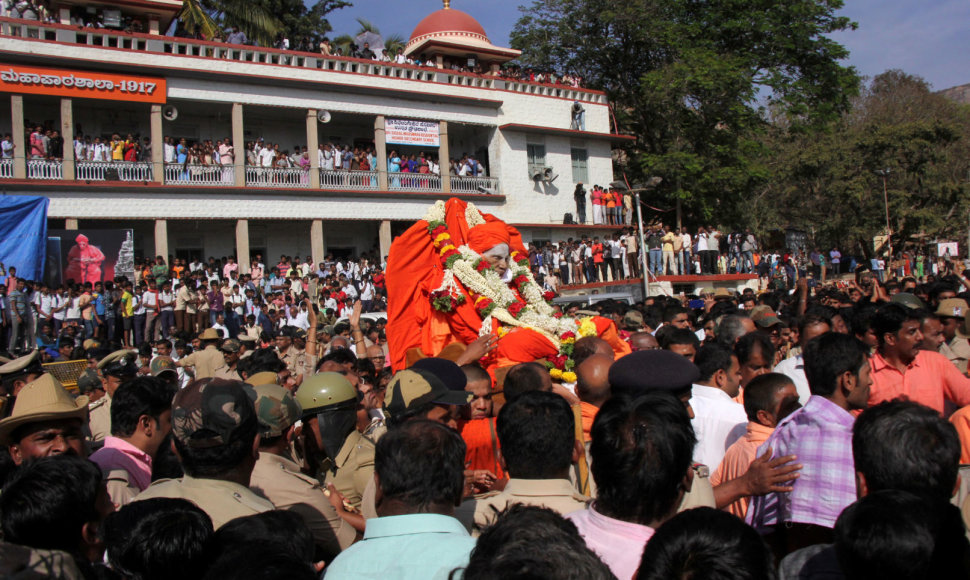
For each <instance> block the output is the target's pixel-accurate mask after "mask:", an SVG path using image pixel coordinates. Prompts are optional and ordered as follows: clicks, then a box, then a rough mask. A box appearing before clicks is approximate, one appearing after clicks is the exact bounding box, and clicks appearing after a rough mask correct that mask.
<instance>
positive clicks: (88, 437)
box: [0, 249, 970, 579]
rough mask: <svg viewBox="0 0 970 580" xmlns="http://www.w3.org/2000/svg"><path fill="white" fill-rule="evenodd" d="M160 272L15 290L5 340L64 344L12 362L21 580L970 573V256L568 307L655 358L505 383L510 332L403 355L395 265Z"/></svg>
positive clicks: (293, 264)
mask: <svg viewBox="0 0 970 580" xmlns="http://www.w3.org/2000/svg"><path fill="white" fill-rule="evenodd" d="M534 250H535V249H534ZM535 253H541V252H539V251H538V250H535ZM152 262H153V263H152ZM152 262H141V263H139V264H138V266H137V268H136V273H135V276H134V279H133V280H128V279H124V278H120V279H116V280H112V281H104V282H97V283H95V284H93V285H91V284H87V285H81V286H80V287H79V288H71V289H69V290H68V292H67V297H66V301H67V304H68V306H67V308H65V309H63V310H60V309H59V308H60V307H59V306H56V305H57V304H58V302H59V301H60V300H61V299H62V298H64V297H63V296H61V297H60V298H55V297H52V296H51V293H50V289H45V288H44V287H43V286H41V287H40V288H39V290H37V291H36V292H35V291H34V290H33V289H30V290H28V289H27V282H26V281H24V280H22V279H20V278H18V277H17V274H16V270H15V268H10V270H9V272H7V273H6V274H7V277H6V280H5V281H6V292H5V294H6V296H5V300H4V301H3V302H2V303H3V306H4V321H5V322H6V323H7V324H8V325H13V321H17V325H19V327H18V326H14V328H16V329H15V330H13V333H12V336H13V337H14V338H15V341H14V342H13V343H10V344H8V345H6V346H7V349H8V350H9V351H12V350H15V349H16V347H18V346H20V347H23V346H24V344H25V343H23V342H21V343H19V344H18V343H17V341H16V339H18V338H20V337H21V336H22V334H23V332H22V326H23V325H25V324H29V323H30V322H33V319H32V318H28V315H27V314H26V313H27V312H28V311H31V310H32V311H33V312H34V313H35V314H37V315H39V318H38V319H37V320H36V322H34V323H35V324H37V323H39V325H40V327H41V329H42V330H41V331H40V333H39V334H41V335H43V339H44V340H46V341H48V342H46V343H44V344H41V347H42V348H41V349H38V350H33V351H30V352H29V353H27V354H22V353H20V352H17V353H13V352H10V353H9V354H11V358H12V360H11V362H7V363H6V364H4V365H3V366H2V367H0V387H2V391H3V392H2V394H3V396H4V399H3V402H4V405H3V410H2V413H0V416H2V417H3V419H2V420H0V444H2V451H0V457H2V462H0V464H2V469H0V471H2V475H0V479H2V480H3V482H4V483H3V491H2V493H0V529H2V533H3V541H2V543H0V554H2V557H0V567H2V568H3V571H4V574H13V573H15V572H24V571H26V570H32V571H33V572H35V573H37V574H41V575H48V576H63V577H75V578H76V577H84V578H163V577H164V578H171V577H184V578H228V577H239V578H244V577H245V578H249V577H253V578H255V577H283V576H285V577H293V578H312V577H318V576H319V575H320V573H321V572H323V573H325V574H326V575H327V576H328V577H333V578H357V577H375V576H378V575H383V576H387V577H395V578H446V577H449V575H451V577H455V578H457V577H461V576H464V577H467V578H499V577H502V578H526V577H528V578H577V579H578V578H614V577H615V578H634V577H635V578H769V579H770V578H853V579H854V578H951V577H953V578H957V577H960V578H966V577H967V574H968V573H970V567H968V566H970V564H968V562H970V560H968V558H970V543H968V540H967V528H966V522H968V521H970V500H966V497H967V495H968V494H967V489H968V486H967V485H965V482H966V481H967V478H966V477H963V478H962V479H961V478H958V473H960V472H961V471H963V470H964V469H966V467H967V465H968V464H970V413H968V412H967V409H970V406H968V405H970V378H968V376H967V363H968V360H970V343H968V342H967V337H970V321H968V320H967V312H968V310H970V306H968V300H970V281H968V279H967V276H965V274H966V273H965V272H963V271H961V270H962V269H961V268H959V267H957V269H956V271H955V272H953V273H946V272H941V273H939V274H938V275H936V276H931V275H929V274H927V275H926V276H925V277H924V278H922V279H916V278H914V277H902V278H897V277H894V276H892V275H889V276H885V279H884V280H880V277H879V276H877V275H876V274H875V273H873V272H872V271H870V270H868V269H866V268H864V267H860V268H858V269H857V270H856V272H855V274H856V275H855V277H854V278H851V279H850V278H846V277H838V278H836V279H835V280H833V281H829V282H822V281H821V280H820V279H816V278H814V277H809V276H808V275H807V273H806V275H805V276H801V277H796V278H797V279H796V281H795V282H794V284H793V286H792V289H791V290H788V289H787V287H786V288H773V287H771V285H766V286H765V288H764V290H762V291H760V292H755V291H753V290H750V289H747V290H745V291H744V292H740V293H737V292H734V291H730V290H726V289H724V288H718V289H717V290H714V289H707V290H704V291H702V292H700V294H699V295H697V296H686V297H683V298H681V297H680V296H677V297H669V296H654V297H649V298H647V299H646V300H644V301H642V302H639V303H636V304H632V305H630V304H624V303H620V302H615V301H604V302H599V303H596V304H594V305H593V306H591V307H582V306H579V305H570V304H565V305H563V306H561V307H559V308H560V309H561V310H562V311H563V312H564V313H565V314H567V315H571V316H576V317H578V319H579V320H582V319H583V318H582V317H584V316H592V315H594V314H595V315H599V316H602V317H605V318H607V319H609V320H612V321H613V323H614V324H615V326H616V328H617V331H618V333H619V336H620V337H621V338H622V340H624V341H626V342H627V343H628V344H629V346H630V348H631V349H632V351H633V352H632V353H631V354H628V355H626V356H623V357H621V358H618V359H617V358H615V355H614V350H613V349H612V348H610V346H609V345H608V344H607V343H605V342H604V341H603V340H602V339H600V338H597V337H595V336H585V337H583V338H579V339H578V340H576V342H575V346H574V348H573V351H572V358H573V360H574V361H575V367H574V368H573V370H572V371H571V372H567V373H562V372H558V373H557V372H556V371H555V369H554V370H553V371H549V370H547V367H546V366H544V365H543V364H541V362H542V361H539V362H527V363H522V364H518V365H516V366H513V367H511V368H506V369H504V372H501V373H498V372H496V373H489V372H486V371H485V370H484V369H483V367H482V366H479V361H480V360H485V359H484V358H483V357H486V358H487V356H488V353H489V351H490V350H491V349H492V348H494V346H495V337H494V336H491V335H489V336H485V337H484V338H482V339H479V340H478V341H475V342H473V343H471V344H469V345H467V346H465V347H462V348H460V349H455V350H449V349H446V351H443V352H442V353H441V354H439V355H438V357H431V358H421V359H419V360H416V361H413V362H411V363H409V365H408V366H407V368H391V367H390V366H389V365H388V362H387V361H388V360H389V357H388V352H387V346H386V342H385V336H384V332H383V329H384V325H385V322H386V321H385V320H384V319H383V318H382V315H381V311H383V310H384V305H383V299H384V298H383V297H384V291H383V290H384V287H385V286H386V284H387V283H389V282H390V283H393V281H388V280H386V279H384V277H383V273H382V272H383V269H382V268H381V266H380V260H379V259H378V258H377V257H375V256H373V255H368V256H365V257H362V258H360V259H359V260H338V259H334V258H328V260H327V261H325V262H324V263H323V264H321V265H318V267H317V268H318V269H317V270H316V271H314V269H313V266H312V265H311V263H310V261H309V260H304V261H300V260H299V258H296V259H293V258H289V257H286V256H283V257H281V259H280V261H279V262H278V263H276V264H265V263H263V262H262V261H261V258H260V257H259V256H257V257H256V260H254V261H253V263H252V264H251V265H250V271H249V273H247V274H240V272H239V265H238V264H236V263H235V261H234V260H232V259H228V258H227V259H226V260H225V261H223V260H215V259H211V260H209V261H208V262H207V263H201V262H199V261H192V262H189V263H188V264H185V263H182V261H180V260H172V263H171V265H170V264H169V263H168V262H167V261H166V260H165V259H164V258H162V257H158V258H156V260H154V261H152ZM304 280H306V281H307V282H306V285H304ZM225 288H228V289H229V291H228V292H226V291H225ZM58 292H59V293H60V292H61V291H60V290H59V291H58ZM38 296H39V300H38V301H35V300H34V299H36V298H37V297H38ZM136 297H140V299H139V298H136ZM38 302H39V304H38ZM51 305H55V306H51ZM99 305H100V306H99ZM47 308H52V309H54V308H58V309H59V310H57V311H56V312H52V313H51V314H50V316H46V312H47V311H46V310H45V309H47ZM99 308H101V309H102V310H101V311H100V312H99ZM582 308H590V309H591V310H589V311H584V310H582ZM139 311H141V313H140V314H136V312H139ZM58 312H63V316H62V317H61V318H60V319H58V318H57V317H56V316H55V314H57V313H58ZM109 312H110V313H111V314H109ZM370 312H375V314H369V313H370ZM85 313H86V314H85ZM11 315H13V316H11ZM340 316H342V317H343V318H342V319H340V320H338V319H337V318H338V317H340ZM139 317H140V318H139ZM58 320H60V322H59V323H58V322H57V321H58ZM45 325H48V328H47V329H46V333H45V331H44V330H43V327H44V326H45ZM142 325H143V326H142ZM55 327H57V328H55ZM139 327H141V328H142V330H141V331H137V329H138V328H139ZM68 329H70V330H68ZM8 330H11V328H9V327H8ZM4 334H6V333H4ZM40 338H41V337H38V340H40ZM128 347H131V348H128ZM15 354H22V356H20V357H19V358H14V356H13V355H15ZM51 359H53V360H58V361H61V360H63V361H69V360H80V361H85V362H84V363H82V364H83V366H85V369H84V370H83V372H82V373H81V374H80V376H78V377H77V378H76V381H71V382H70V383H69V384H68V386H69V387H70V390H68V389H67V388H65V387H64V386H63V385H62V383H61V382H60V381H58V380H57V379H56V378H55V376H54V375H53V374H50V373H48V372H46V371H47V370H48V367H43V366H41V362H42V361H43V360H51ZM74 382H76V386H75V385H74V384H73V383H74ZM965 474H966V473H965ZM961 509H962V514H961ZM540 546H541V549H537V548H538V547H540Z"/></svg>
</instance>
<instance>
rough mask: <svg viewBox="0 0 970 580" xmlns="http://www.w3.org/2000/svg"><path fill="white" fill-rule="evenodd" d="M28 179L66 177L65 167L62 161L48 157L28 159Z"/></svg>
mask: <svg viewBox="0 0 970 580" xmlns="http://www.w3.org/2000/svg"><path fill="white" fill-rule="evenodd" d="M27 178H28V179H64V169H63V166H62V165H61V162H60V161H49V160H47V159H28V160H27Z"/></svg>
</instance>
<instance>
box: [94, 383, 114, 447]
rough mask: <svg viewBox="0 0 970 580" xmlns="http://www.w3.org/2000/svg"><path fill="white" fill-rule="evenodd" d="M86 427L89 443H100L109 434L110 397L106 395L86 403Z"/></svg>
mask: <svg viewBox="0 0 970 580" xmlns="http://www.w3.org/2000/svg"><path fill="white" fill-rule="evenodd" d="M88 428H89V429H90V430H91V443H101V442H103V441H104V438H105V437H107V436H108V435H111V399H110V398H109V397H108V396H107V395H105V396H103V397H101V398H100V399H98V400H97V401H95V402H93V403H90V404H88Z"/></svg>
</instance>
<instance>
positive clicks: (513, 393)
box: [502, 362, 578, 403]
mask: <svg viewBox="0 0 970 580" xmlns="http://www.w3.org/2000/svg"><path fill="white" fill-rule="evenodd" d="M577 364H578V363H577ZM548 377H549V371H548V370H546V367H544V366H542V365H541V364H539V363H534V362H528V363H519V364H517V365H515V366H514V367H512V368H511V369H509V372H508V374H506V375H505V381H504V382H503V383H502V391H503V392H504V393H505V401H506V402H508V403H511V402H512V400H514V399H515V398H516V397H518V396H519V395H521V394H523V393H527V392H529V391H541V390H544V389H545V386H546V382H547V381H548V380H549V378H548Z"/></svg>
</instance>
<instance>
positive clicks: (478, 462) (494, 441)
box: [459, 417, 505, 479]
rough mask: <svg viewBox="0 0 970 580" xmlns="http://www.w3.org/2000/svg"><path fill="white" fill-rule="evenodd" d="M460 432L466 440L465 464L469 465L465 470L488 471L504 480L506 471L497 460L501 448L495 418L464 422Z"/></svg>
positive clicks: (460, 426)
mask: <svg viewBox="0 0 970 580" xmlns="http://www.w3.org/2000/svg"><path fill="white" fill-rule="evenodd" d="M459 430H460V432H461V438H462V439H464V440H465V447H466V451H465V463H466V464H468V467H466V468H465V469H487V470H489V471H491V472H492V473H494V474H495V475H496V476H497V477H498V478H499V479H503V478H504V477H505V471H504V470H503V469H502V466H501V465H499V463H498V460H497V459H496V457H497V453H496V452H497V451H498V450H499V449H500V447H501V446H500V445H499V441H498V435H497V434H496V432H495V417H489V418H487V419H472V420H471V421H463V422H462V423H461V424H460V425H459Z"/></svg>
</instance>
